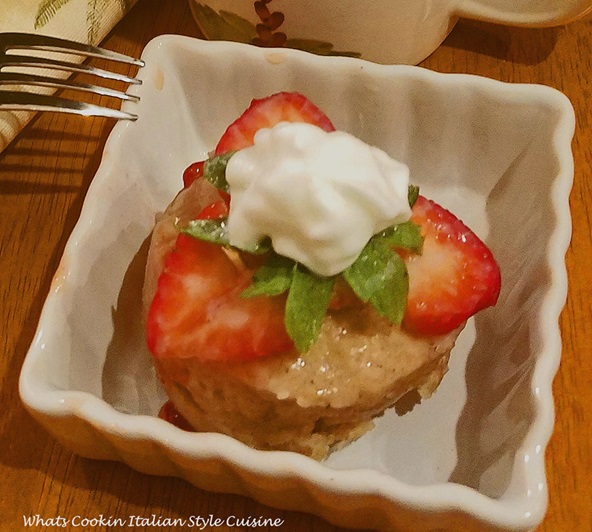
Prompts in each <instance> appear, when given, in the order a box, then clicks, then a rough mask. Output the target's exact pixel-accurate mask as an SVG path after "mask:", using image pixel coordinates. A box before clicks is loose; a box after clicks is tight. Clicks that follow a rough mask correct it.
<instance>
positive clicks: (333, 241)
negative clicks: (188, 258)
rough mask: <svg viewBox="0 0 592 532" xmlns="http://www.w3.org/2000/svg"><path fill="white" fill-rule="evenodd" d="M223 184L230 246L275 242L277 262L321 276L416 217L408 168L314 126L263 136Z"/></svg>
mask: <svg viewBox="0 0 592 532" xmlns="http://www.w3.org/2000/svg"><path fill="white" fill-rule="evenodd" d="M226 180H227V181H228V184H229V186H230V194H231V198H232V199H231V203H230V213H229V216H228V222H227V231H228V237H229V240H230V244H231V245H234V246H236V247H239V248H249V247H252V246H254V245H256V244H257V243H258V242H260V241H261V239H263V238H264V237H270V239H271V242H272V246H273V248H274V250H275V251H276V252H277V253H278V254H280V255H283V256H286V257H290V258H291V259H294V260H295V261H297V262H299V263H301V264H303V265H304V266H306V267H307V268H309V269H310V270H312V271H313V272H315V273H317V274H319V275H323V276H330V275H335V274H337V273H339V272H342V271H343V270H345V269H346V268H348V267H349V266H350V265H351V264H352V263H353V262H354V261H355V260H356V258H357V257H358V255H359V254H360V252H361V251H362V249H363V248H364V246H365V245H366V244H367V243H368V241H369V240H370V238H371V237H372V236H373V235H375V234H376V233H378V232H380V231H382V230H383V229H386V228H387V227H390V226H392V225H394V224H397V223H401V222H404V221H406V220H408V219H409V218H410V216H411V209H410V207H409V202H408V186H409V169H408V168H407V166H406V165H404V164H402V163H400V162H398V161H396V160H394V159H392V158H391V157H389V156H388V155H387V154H386V153H385V152H383V151H382V150H380V149H378V148H376V147H373V146H370V145H368V144H366V143H364V142H363V141H361V140H359V139H358V138H356V137H354V136H352V135H350V134H348V133H345V132H342V131H333V132H330V133H327V132H325V131H324V130H322V129H321V128H319V127H317V126H314V125H311V124H305V123H288V122H281V123H280V124H278V125H276V126H274V127H273V128H270V129H261V130H259V131H258V132H257V134H256V135H255V143H254V145H253V146H251V147H248V148H245V149H243V150H240V151H238V152H237V153H236V154H235V155H233V156H232V157H231V158H230V160H229V162H228V166H227V168H226Z"/></svg>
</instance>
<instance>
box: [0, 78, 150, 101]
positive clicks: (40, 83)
mask: <svg viewBox="0 0 592 532" xmlns="http://www.w3.org/2000/svg"><path fill="white" fill-rule="evenodd" d="M2 85H32V86H37V87H50V88H59V89H74V90H80V91H84V92H92V93H94V94H100V95H101V96H110V97H112V98H118V99H120V100H129V101H132V102H138V101H139V100H140V98H139V97H138V96H135V95H133V94H127V93H126V92H122V91H117V90H114V89H109V88H107V87H101V86H98V85H89V84H87V83H78V82H74V81H71V80H69V79H59V78H53V77H50V76H37V75H35V74H21V73H19V72H0V86H2Z"/></svg>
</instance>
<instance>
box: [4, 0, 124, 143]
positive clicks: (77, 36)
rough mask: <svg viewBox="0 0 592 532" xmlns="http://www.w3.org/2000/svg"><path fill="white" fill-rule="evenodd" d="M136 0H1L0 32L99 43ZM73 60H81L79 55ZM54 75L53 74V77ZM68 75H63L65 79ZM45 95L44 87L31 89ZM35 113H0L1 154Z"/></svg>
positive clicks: (73, 57) (46, 90)
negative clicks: (35, 34)
mask: <svg viewBox="0 0 592 532" xmlns="http://www.w3.org/2000/svg"><path fill="white" fill-rule="evenodd" d="M135 2H136V0H0V32H7V31H18V32H27V33H40V34H44V35H52V36H55V37H62V38H65V39H71V40H74V41H79V42H84V43H88V44H98V43H99V42H101V40H102V39H103V38H104V37H105V36H106V35H107V33H108V32H109V31H110V30H111V28H113V26H114V25H115V24H116V23H117V22H118V21H119V20H120V19H121V18H122V17H123V15H125V13H127V11H129V9H130V8H131V7H132V5H133V4H134V3H135ZM71 59H72V60H76V61H82V58H80V57H78V56H72V58H71ZM54 75H56V74H54ZM66 75H67V74H63V77H66ZM28 90H35V91H37V92H48V89H44V88H30V89H28ZM33 115H34V113H30V112H25V111H18V112H9V111H0V151H2V150H3V149H4V148H5V147H6V146H7V145H8V143H9V142H10V141H11V140H12V139H13V138H14V137H15V136H16V134H17V133H18V132H19V131H20V130H21V129H22V128H23V127H24V125H25V124H26V123H27V122H28V121H29V120H30V119H31V118H32V117H33Z"/></svg>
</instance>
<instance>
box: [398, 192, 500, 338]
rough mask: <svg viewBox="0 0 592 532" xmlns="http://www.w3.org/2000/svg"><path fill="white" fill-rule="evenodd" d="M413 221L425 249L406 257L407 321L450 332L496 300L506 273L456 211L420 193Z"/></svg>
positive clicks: (421, 328)
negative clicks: (419, 253)
mask: <svg viewBox="0 0 592 532" xmlns="http://www.w3.org/2000/svg"><path fill="white" fill-rule="evenodd" d="M411 220H412V221H413V222H415V223H417V224H418V225H420V226H421V228H422V234H423V236H424V238H425V240H424V246H423V253H422V254H421V255H411V256H408V257H407V258H406V263H407V269H408V272H409V297H408V300H407V309H406V311H405V317H404V319H403V323H404V325H405V327H406V328H407V329H409V330H411V331H414V332H417V333H420V334H429V335H437V334H446V333H448V332H450V331H452V330H454V329H455V328H457V327H458V326H459V325H461V324H462V323H463V322H464V321H465V320H467V319H468V318H470V317H471V316H472V315H473V314H475V313H477V312H478V311H480V310H481V309H484V308H486V307H489V306H492V305H495V303H496V302H497V298H498V296H499V292H500V286H501V275H500V270H499V267H498V265H497V263H496V262H495V260H494V258H493V255H492V254H491V251H489V249H488V248H487V246H486V245H485V244H484V243H483V242H482V241H481V240H479V238H478V237H477V236H476V235H475V234H474V233H473V232H472V231H471V230H470V229H468V228H467V227H466V226H465V225H464V224H463V223H462V222H461V221H460V220H459V219H458V218H456V217H455V216H454V215H453V214H452V213H450V212H449V211H447V210H446V209H444V208H443V207H441V206H440V205H438V204H437V203H434V202H433V201H430V200H427V199H425V198H424V197H422V196H419V198H418V199H417V202H416V203H415V205H414V207H413V212H412V216H411Z"/></svg>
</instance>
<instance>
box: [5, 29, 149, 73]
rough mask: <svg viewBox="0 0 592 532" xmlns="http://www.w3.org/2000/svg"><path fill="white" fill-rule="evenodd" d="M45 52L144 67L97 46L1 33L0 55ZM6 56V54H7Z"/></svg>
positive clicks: (139, 63) (38, 36)
mask: <svg viewBox="0 0 592 532" xmlns="http://www.w3.org/2000/svg"><path fill="white" fill-rule="evenodd" d="M14 49H20V50H45V51H49V52H64V53H73V54H76V55H83V56H87V57H99V58H103V59H111V60H113V61H118V62H120V63H126V64H129V65H136V66H139V67H142V66H144V61H142V60H141V59H135V58H133V57H129V56H127V55H124V54H120V53H118V52H113V51H111V50H104V49H103V48H97V47H96V46H90V45H88V44H82V43H77V42H73V41H67V40H64V39H59V38H57V37H50V36H47V35H37V34H31V33H0V54H1V53H5V52H6V51H7V50H14ZM5 55H6V54H5Z"/></svg>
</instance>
